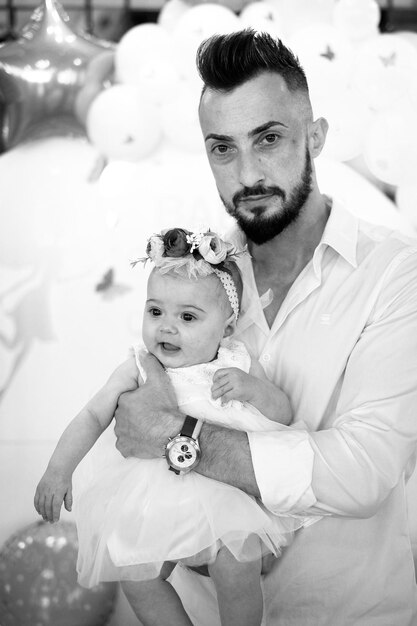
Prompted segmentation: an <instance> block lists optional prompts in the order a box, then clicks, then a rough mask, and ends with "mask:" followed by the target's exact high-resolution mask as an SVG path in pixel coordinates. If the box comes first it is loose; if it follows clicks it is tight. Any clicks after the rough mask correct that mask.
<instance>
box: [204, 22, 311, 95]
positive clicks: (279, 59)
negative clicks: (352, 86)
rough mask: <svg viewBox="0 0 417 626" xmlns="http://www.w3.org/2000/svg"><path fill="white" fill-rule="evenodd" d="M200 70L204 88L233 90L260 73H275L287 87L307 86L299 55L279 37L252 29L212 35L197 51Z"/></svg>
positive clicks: (290, 88) (303, 88) (306, 88)
mask: <svg viewBox="0 0 417 626" xmlns="http://www.w3.org/2000/svg"><path fill="white" fill-rule="evenodd" d="M197 69H198V72H199V74H200V76H201V78H202V80H203V83H204V87H203V92H204V91H205V89H207V88H209V89H213V90H215V91H226V92H227V91H231V90H232V89H235V88H236V87H239V86H240V85H242V84H243V83H245V82H246V81H248V80H250V79H251V78H255V77H256V76H257V75H258V74H260V73H261V72H275V73H277V74H280V76H282V78H283V79H284V80H285V83H286V85H287V87H288V89H289V90H290V91H292V92H294V91H298V90H301V91H305V92H307V93H308V85H307V79H306V75H305V72H304V70H303V68H302V67H301V65H300V63H299V61H298V58H297V57H296V56H295V54H293V52H291V50H290V49H289V48H287V47H286V46H285V45H284V44H283V43H282V41H281V40H280V39H278V38H276V39H275V38H274V37H272V36H271V35H269V34H268V33H260V32H257V31H255V30H253V29H252V28H246V29H245V30H241V31H237V32H234V33H230V34H227V35H213V36H212V37H210V38H209V39H206V40H205V41H203V42H202V43H201V44H200V46H199V48H198V51H197Z"/></svg>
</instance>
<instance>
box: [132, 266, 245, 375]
mask: <svg viewBox="0 0 417 626" xmlns="http://www.w3.org/2000/svg"><path fill="white" fill-rule="evenodd" d="M221 289H223V287H222V286H221V284H220V282H219V280H218V278H217V277H216V276H214V275H211V276H208V277H207V278H199V279H197V280H187V279H183V278H180V277H176V276H172V275H170V274H164V275H162V274H159V273H158V272H157V271H155V270H154V271H153V272H152V273H151V275H150V277H149V281H148V295H147V301H146V305H145V310H144V313H143V326H142V336H143V341H144V343H145V346H146V347H147V349H148V350H149V352H151V353H152V354H154V355H155V356H156V357H157V358H158V359H159V360H160V361H161V363H162V364H163V365H164V366H165V367H186V366H188V365H196V364H197V363H207V362H209V361H212V360H213V359H214V358H215V356H216V354H217V350H218V347H219V343H220V340H221V339H222V338H223V337H224V336H226V335H229V334H231V332H232V331H233V314H232V315H231V314H230V311H229V309H228V307H227V306H225V305H224V300H223V294H222V292H221Z"/></svg>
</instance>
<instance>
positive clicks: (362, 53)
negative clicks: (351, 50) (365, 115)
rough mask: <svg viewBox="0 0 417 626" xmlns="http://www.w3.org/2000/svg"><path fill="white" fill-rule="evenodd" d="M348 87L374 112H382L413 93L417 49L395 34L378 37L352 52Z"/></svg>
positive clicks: (406, 99) (415, 80) (416, 80)
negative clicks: (349, 85) (353, 60)
mask: <svg viewBox="0 0 417 626" xmlns="http://www.w3.org/2000/svg"><path fill="white" fill-rule="evenodd" d="M351 85H352V87H353V88H354V89H357V91H358V92H359V93H360V95H361V96H362V98H364V99H365V100H366V102H367V103H368V105H369V106H370V107H371V108H372V109H374V110H375V111H383V110H386V109H389V108H392V107H394V106H396V105H397V104H398V103H402V102H404V101H408V102H411V101H412V100H411V99H412V98H415V96H416V93H417V50H416V49H415V48H414V46H413V45H412V44H411V43H410V42H408V41H407V40H406V39H404V38H402V37H399V36H397V35H386V34H384V35H378V37H376V38H375V39H372V40H370V41H368V42H365V43H363V44H361V45H360V46H358V47H357V48H356V50H355V71H354V73H353V74H352V77H351Z"/></svg>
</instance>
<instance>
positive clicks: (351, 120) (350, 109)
mask: <svg viewBox="0 0 417 626" xmlns="http://www.w3.org/2000/svg"><path fill="white" fill-rule="evenodd" d="M313 108H314V113H315V116H316V117H317V116H320V117H325V118H326V119H327V121H328V123H329V130H328V133H327V137H326V143H325V145H324V148H323V156H325V157H328V158H331V159H336V160H337V161H349V160H350V159H353V158H354V157H356V156H358V155H359V154H360V153H361V152H362V149H363V143H364V137H365V133H366V130H367V128H368V127H369V123H370V120H371V118H372V113H371V111H370V110H369V109H368V108H367V107H366V105H365V104H364V103H363V102H362V100H361V99H360V98H359V97H358V95H357V94H356V93H355V92H352V91H351V90H348V89H345V90H343V91H340V92H338V93H335V94H333V95H332V96H329V97H325V98H322V99H321V100H316V101H315V102H314V103H313Z"/></svg>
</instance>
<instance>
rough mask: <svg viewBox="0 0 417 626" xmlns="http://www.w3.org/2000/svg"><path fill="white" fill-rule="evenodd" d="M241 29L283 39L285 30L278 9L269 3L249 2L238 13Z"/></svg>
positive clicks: (261, 1) (261, 0)
mask: <svg viewBox="0 0 417 626" xmlns="http://www.w3.org/2000/svg"><path fill="white" fill-rule="evenodd" d="M240 20H241V22H242V27H243V28H246V27H249V26H250V27H251V28H254V29H255V30H257V31H259V32H265V33H269V34H270V35H273V36H276V37H280V38H281V39H282V38H284V37H285V30H284V26H283V23H282V19H281V16H280V14H279V11H278V9H277V8H276V7H275V6H274V5H273V4H271V3H270V2H264V1H263V0H260V1H259V2H251V3H250V4H247V5H246V6H245V8H244V9H243V10H242V12H241V13H240Z"/></svg>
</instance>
